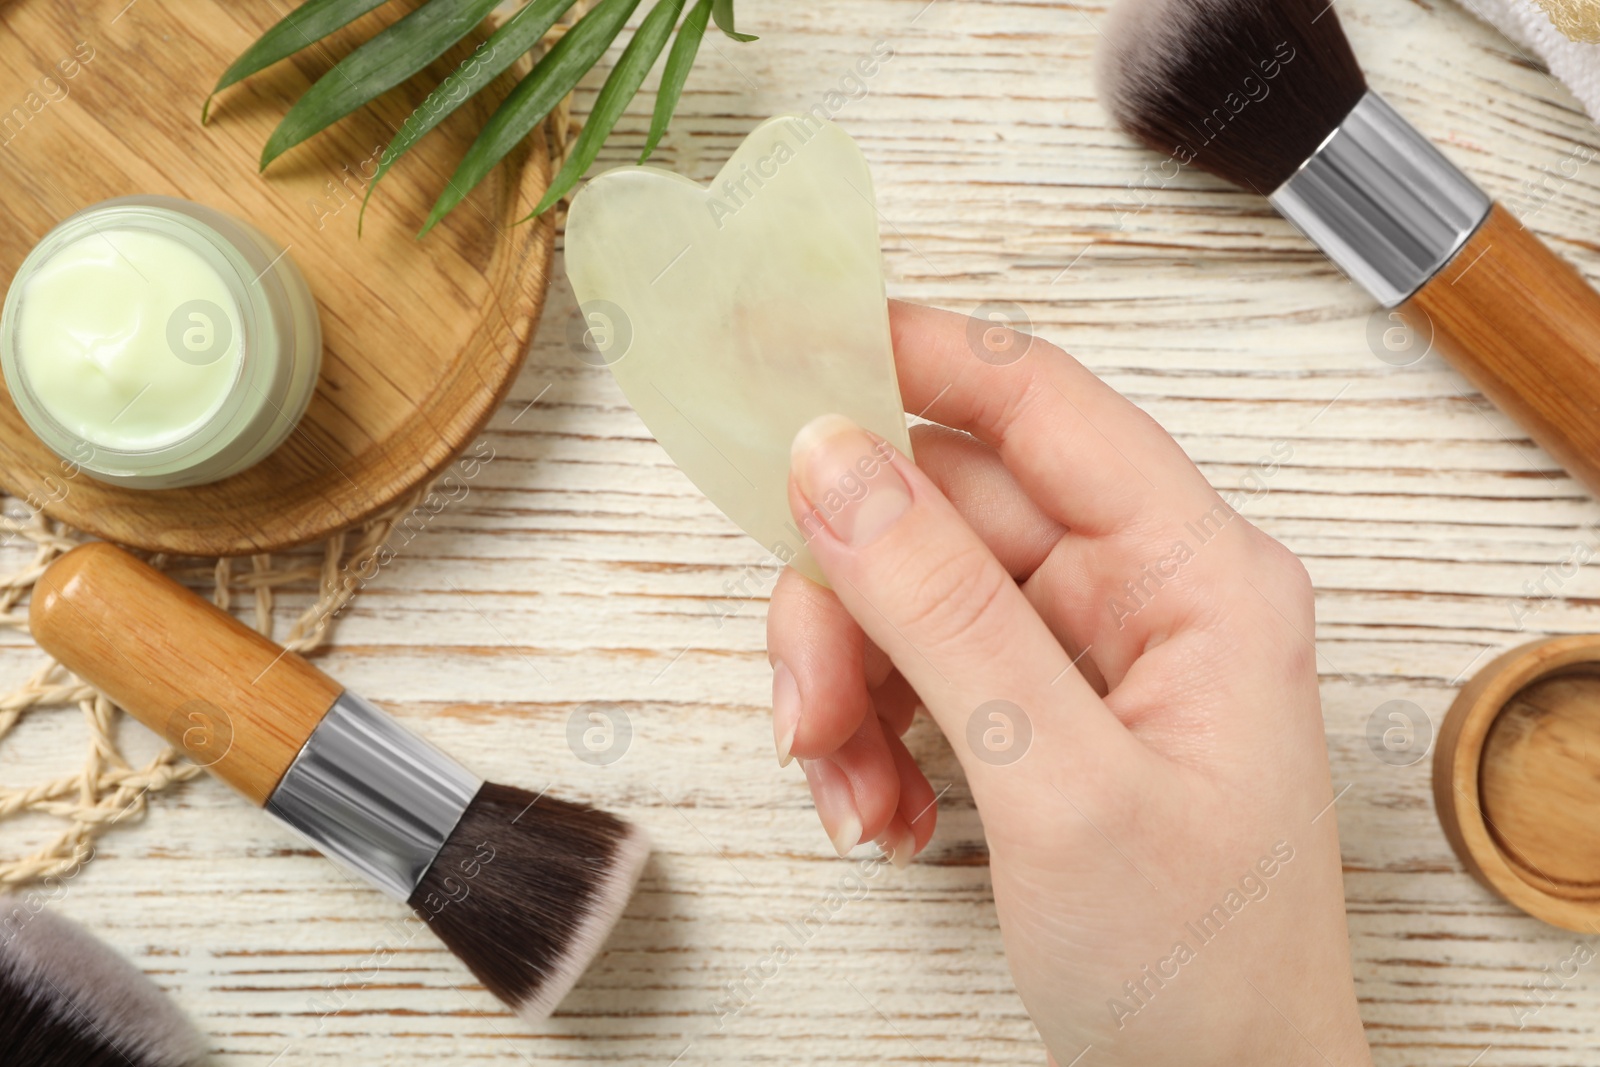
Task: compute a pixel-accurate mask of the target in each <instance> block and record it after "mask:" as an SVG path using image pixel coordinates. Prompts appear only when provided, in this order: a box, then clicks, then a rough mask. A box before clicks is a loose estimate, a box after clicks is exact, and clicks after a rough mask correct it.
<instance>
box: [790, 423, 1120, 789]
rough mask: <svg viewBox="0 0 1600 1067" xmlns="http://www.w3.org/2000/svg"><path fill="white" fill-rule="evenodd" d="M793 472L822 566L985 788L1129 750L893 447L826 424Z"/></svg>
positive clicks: (1032, 615)
mask: <svg viewBox="0 0 1600 1067" xmlns="http://www.w3.org/2000/svg"><path fill="white" fill-rule="evenodd" d="M789 470H790V475H789V506H790V509H791V510H792V511H793V513H794V517H795V521H796V522H797V523H798V524H799V526H800V530H801V532H802V533H803V534H804V535H805V537H806V543H807V545H808V546H809V547H810V549H811V552H812V555H813V556H815V557H816V560H817V563H818V565H819V566H821V568H822V571H823V573H824V574H825V575H827V577H828V581H829V582H830V584H832V586H833V588H834V592H835V593H837V594H838V597H839V600H840V601H841V602H842V603H843V604H844V606H845V608H846V609H847V610H849V612H850V614H851V615H852V616H854V618H855V620H856V621H857V622H858V623H859V624H860V625H861V628H862V629H863V630H865V631H866V633H867V635H868V636H869V637H871V638H872V640H873V641H874V642H875V643H876V644H877V645H878V647H879V648H881V649H883V651H884V652H885V653H887V654H888V656H889V658H890V659H891V660H892V661H893V662H894V665H895V666H896V667H897V668H899V670H900V673H901V674H902V675H904V676H905V678H906V680H907V681H908V682H910V683H911V686H912V688H913V689H915V690H916V691H917V694H918V695H919V696H920V697H921V698H922V701H923V703H924V704H925V705H926V706H927V708H928V711H929V713H930V714H932V716H933V717H934V719H935V720H936V721H937V722H938V723H939V726H940V728H941V729H942V730H943V731H944V733H945V735H946V737H948V738H949V739H950V742H951V746H952V747H953V748H954V749H955V751H956V753H957V754H958V755H959V757H960V759H961V762H962V766H963V767H964V768H965V769H966V771H967V776H968V778H969V779H971V780H973V781H974V784H975V785H976V784H977V783H978V781H979V780H980V779H983V778H985V777H988V778H992V777H993V775H994V773H995V772H996V770H998V769H1002V768H1008V767H1010V765H1012V764H1017V765H1018V766H1019V767H1025V766H1027V765H1029V764H1031V765H1033V766H1034V767H1042V768H1043V769H1044V770H1045V771H1048V770H1050V769H1052V768H1059V767H1061V766H1062V761H1063V760H1064V759H1065V760H1068V761H1070V760H1071V759H1072V757H1073V755H1074V754H1079V755H1081V757H1083V758H1098V759H1104V758H1105V757H1106V755H1107V754H1108V746H1112V747H1114V746H1115V745H1116V742H1117V740H1118V738H1119V737H1120V738H1121V739H1122V740H1123V741H1126V740H1127V734H1126V733H1125V732H1124V731H1123V730H1122V727H1121V724H1120V723H1118V722H1117V720H1116V719H1115V717H1114V716H1113V715H1112V714H1111V712H1110V711H1109V710H1107V708H1106V707H1105V705H1104V704H1103V703H1102V702H1101V700H1100V697H1099V696H1098V695H1097V694H1096V693H1095V691H1094V690H1093V689H1092V688H1091V687H1090V686H1089V684H1088V683H1087V682H1086V681H1085V680H1084V678H1083V676H1082V675H1080V674H1079V673H1078V672H1077V670H1076V669H1075V668H1073V666H1072V661H1071V659H1070V658H1069V657H1068V655H1067V653H1066V650H1065V649H1064V648H1062V646H1061V643H1060V642H1059V641H1057V640H1056V639H1055V635H1053V634H1052V633H1051V632H1050V630H1049V628H1048V627H1047V626H1046V625H1045V623H1044V621H1043V620H1042V619H1041V618H1040V617H1039V615H1038V613H1037V612H1035V611H1034V610H1033V607H1032V605H1030V604H1029V603H1028V601H1027V598H1026V597H1025V596H1024V595H1023V592H1022V590H1021V588H1019V587H1018V585H1017V583H1016V582H1015V581H1014V580H1013V579H1012V577H1011V575H1010V574H1009V573H1008V572H1007V571H1006V570H1005V568H1004V567H1002V566H1001V564H1000V562H999V560H997V559H996V558H995V556H994V553H992V552H991V551H990V550H989V547H988V546H987V545H986V544H984V543H983V541H982V540H981V539H980V538H979V537H978V535H977V534H976V533H974V532H973V530H972V528H971V527H969V526H968V525H967V524H966V522H964V521H963V520H962V518H961V516H960V515H959V514H958V513H957V512H956V510H955V508H954V507H953V506H952V505H951V503H950V502H949V501H948V500H947V499H945V497H944V496H943V494H941V493H940V492H939V490H938V489H937V488H936V487H935V486H934V484H933V483H932V482H931V481H930V480H929V479H928V478H927V476H926V475H924V474H923V473H922V472H921V471H920V470H918V469H917V467H916V465H915V464H914V463H912V462H911V461H910V460H909V459H907V458H906V457H905V456H903V455H901V454H900V453H899V452H898V451H896V450H895V448H894V447H893V446H892V445H890V444H889V443H888V442H887V441H884V440H882V439H881V438H877V437H874V436H871V435H869V434H867V433H866V431H864V430H862V429H861V428H860V427H859V426H857V425H856V424H855V423H853V422H851V421H850V420H849V419H846V418H845V417H844V416H842V415H824V416H822V417H821V418H818V419H815V420H813V421H812V422H810V423H808V424H807V425H806V426H805V427H804V428H802V429H801V431H800V432H799V434H797V435H796V436H795V439H794V444H793V446H792V448H791V452H790V468H789ZM1030 749H1037V750H1038V751H1039V752H1042V753H1049V757H1048V759H1040V758H1035V759H1033V760H1029V759H1028V758H1027V756H1028V751H1029V750H1030ZM1069 773H1070V771H1069ZM1030 777H1031V776H1030Z"/></svg>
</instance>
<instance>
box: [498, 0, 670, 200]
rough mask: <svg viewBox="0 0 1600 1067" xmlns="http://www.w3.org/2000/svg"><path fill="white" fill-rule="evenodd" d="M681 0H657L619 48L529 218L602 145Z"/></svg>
mask: <svg viewBox="0 0 1600 1067" xmlns="http://www.w3.org/2000/svg"><path fill="white" fill-rule="evenodd" d="M683 3H684V0H656V6H655V7H653V8H651V9H650V14H648V15H646V16H645V17H644V21H643V22H641V23H640V24H639V28H638V30H636V31H634V34H633V40H631V41H629V42H628V47H626V48H624V49H623V50H622V56H621V57H620V58H619V59H618V60H617V65H616V66H614V67H612V68H611V74H610V76H609V77H607V78H606V83H605V84H604V85H602V86H601V87H600V95H599V96H597V97H595V100H594V106H593V107H591V108H590V109H589V117H588V118H587V119H585V120H584V123H583V132H581V133H579V134H578V141H577V143H576V144H574V145H573V146H572V151H571V152H569V153H567V162H566V163H565V164H564V165H563V166H562V168H561V173H560V174H557V175H556V176H555V180H554V181H552V182H551V183H550V188H548V189H546V190H545V191H544V196H542V197H540V198H539V206H538V207H536V208H534V209H533V213H532V214H530V215H529V216H528V218H530V219H531V218H534V217H536V216H538V215H542V214H544V213H545V212H546V211H548V210H549V209H550V205H551V204H554V203H555V202H556V201H557V200H560V199H561V198H562V197H563V196H566V195H567V192H568V190H570V189H571V188H572V187H573V186H574V185H577V184H578V179H579V178H581V177H583V172H584V171H586V170H588V169H589V164H591V163H593V162H594V160H595V157H596V156H598V155H599V154H600V146H601V145H603V144H605V140H606V138H607V137H608V136H610V134H611V130H612V128H613V127H615V126H616V124H617V119H619V118H621V117H622V112H623V110H624V109H626V108H627V106H628V101H630V100H632V99H633V96H634V94H635V93H637V92H638V91H639V86H641V85H643V84H644V77H645V75H646V74H649V73H650V68H651V67H653V66H655V62H656V57H657V56H659V55H660V54H661V50H662V49H663V48H665V47H666V45H667V38H668V37H671V36H672V27H673V26H675V25H677V22H678V12H680V11H682V10H683ZM523 221H526V220H523Z"/></svg>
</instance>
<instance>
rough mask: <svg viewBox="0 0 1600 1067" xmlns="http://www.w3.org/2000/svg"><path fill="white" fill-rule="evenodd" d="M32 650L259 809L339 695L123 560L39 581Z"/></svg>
mask: <svg viewBox="0 0 1600 1067" xmlns="http://www.w3.org/2000/svg"><path fill="white" fill-rule="evenodd" d="M28 626H29V629H30V630H31V632H32V633H33V638H34V640H35V641H37V642H38V643H39V647H40V648H43V649H44V650H45V651H46V652H48V653H50V654H51V655H52V656H54V657H55V658H56V659H58V660H59V661H61V664H62V665H63V666H65V667H66V668H67V669H68V670H70V671H72V672H73V673H74V674H76V675H77V676H78V677H80V678H82V679H84V680H85V681H88V682H89V683H91V684H92V685H94V686H96V687H98V688H99V689H100V690H101V691H102V692H104V693H106V694H107V695H108V696H110V697H111V699H112V700H114V701H116V703H117V706H118V707H120V708H122V709H123V710H124V711H126V712H128V713H129V714H130V715H132V716H133V717H134V718H136V719H138V720H139V721H140V722H142V723H144V724H145V725H146V726H148V727H149V728H150V729H152V730H154V731H155V732H156V733H158V734H160V735H162V736H163V737H165V738H166V739H167V742H168V743H169V744H171V745H172V746H173V747H174V748H177V749H179V750H180V751H182V752H184V753H185V754H187V755H188V756H189V758H190V759H192V760H194V761H195V762H196V763H199V764H202V765H203V766H206V767H208V768H210V770H211V773H213V774H215V775H216V776H217V777H218V778H221V779H222V780H223V781H224V782H227V783H228V784H229V785H231V786H233V788H235V789H237V790H238V791H239V792H240V793H242V794H244V797H245V799H247V800H249V801H250V802H251V803H252V804H254V805H256V806H257V807H262V806H264V805H265V804H266V802H267V800H268V799H269V798H270V797H271V796H272V792H273V790H275V789H276V788H277V787H278V781H279V779H281V778H282V777H283V775H284V772H285V771H287V770H288V769H289V765H290V764H291V763H293V762H294V760H295V757H296V756H297V755H299V754H300V750H301V748H303V747H304V746H305V743H306V739H307V738H309V737H310V736H311V731H313V730H315V729H316V728H317V724H318V723H319V722H321V721H322V717H323V715H325V714H326V713H327V711H328V709H329V708H331V707H332V706H333V702H334V701H335V700H336V699H338V696H339V694H340V693H341V692H343V691H344V688H343V686H341V685H339V683H338V682H335V681H334V680H333V679H332V678H329V677H328V676H327V675H325V674H323V673H322V672H321V671H319V670H317V668H315V667H313V666H312V665H311V664H309V663H307V662H306V661H305V660H304V659H302V658H301V657H300V656H298V655H296V654H295V653H293V652H289V651H286V650H284V649H283V648H280V647H279V646H278V645H276V644H274V643H273V642H271V641H269V640H268V639H267V638H265V637H263V636H261V635H260V634H259V633H257V632H256V631H254V630H252V629H250V628H249V627H248V626H246V625H244V624H243V623H241V622H239V621H238V620H237V619H235V618H234V617H233V616H231V615H228V614H227V613H225V612H223V611H221V610H220V609H218V608H217V607H216V606H215V605H213V604H211V603H209V602H208V601H205V600H202V599H200V597H198V596H196V595H195V594H194V593H192V592H190V591H189V590H188V589H185V588H184V587H183V586H181V585H179V584H178V583H177V582H174V581H173V580H172V579H171V578H168V577H167V576H166V575H164V574H162V573H161V572H160V571H157V570H155V569H153V568H151V567H150V566H148V565H146V564H145V563H143V562H141V561H140V560H138V559H136V558H134V557H133V556H131V555H129V554H128V553H127V552H124V551H123V550H122V549H120V548H117V547H115V546H113V545H108V544H105V543H103V542H101V543H95V544H88V545H83V546H81V547H79V548H75V549H73V550H72V551H71V552H68V553H67V554H66V555H64V556H62V557H61V558H60V559H58V560H56V561H55V562H54V563H52V564H50V566H49V568H47V569H46V570H45V572H44V574H42V575H40V576H39V584H38V585H37V586H36V587H35V588H34V594H33V602H32V604H31V605H30V606H29V612H28Z"/></svg>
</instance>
